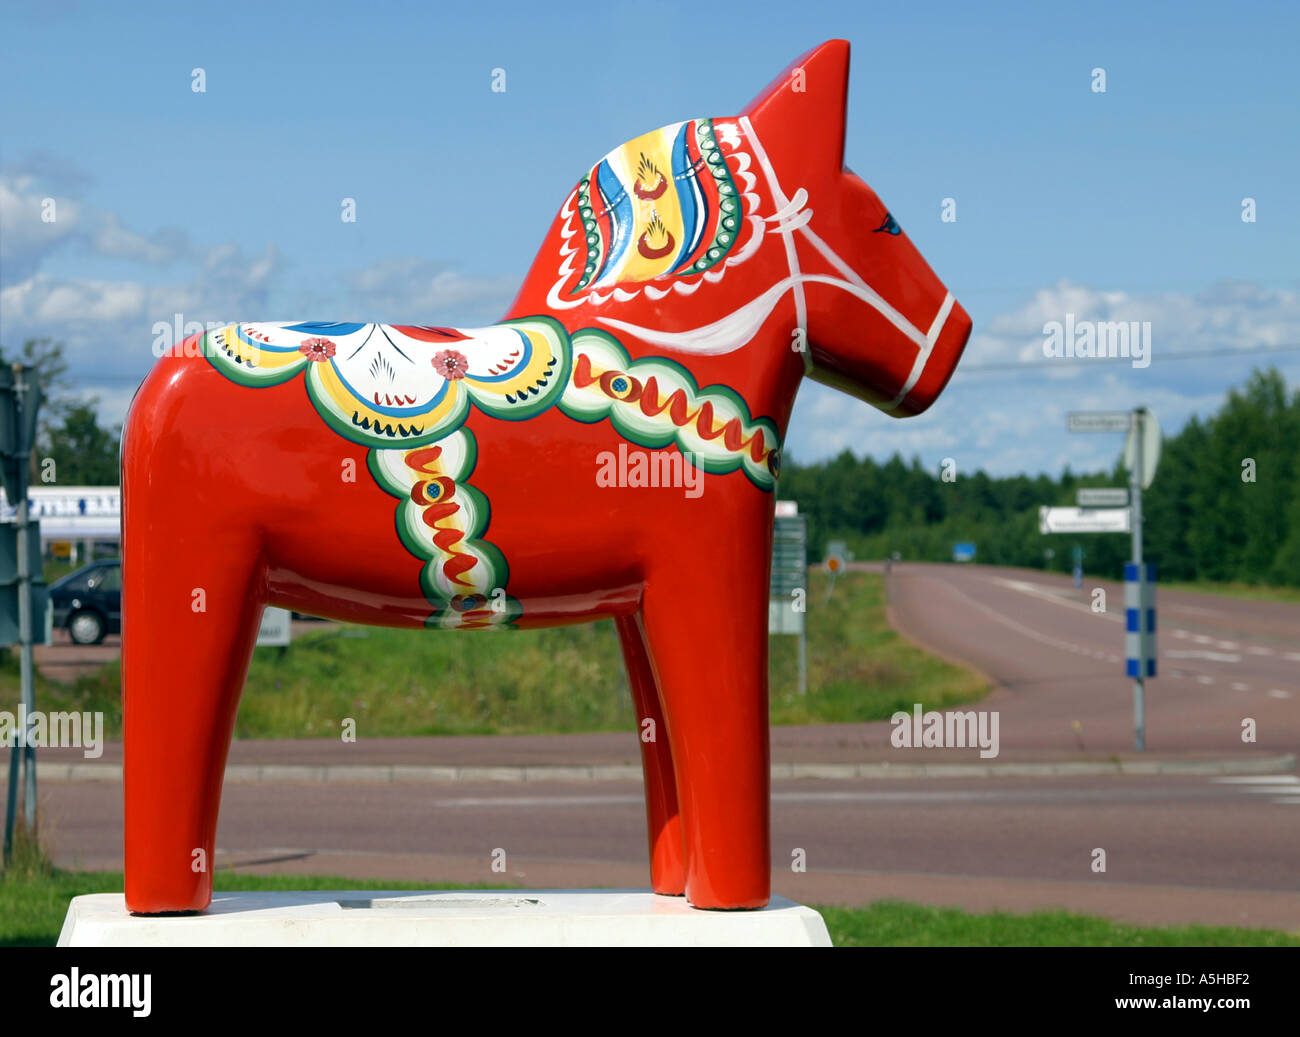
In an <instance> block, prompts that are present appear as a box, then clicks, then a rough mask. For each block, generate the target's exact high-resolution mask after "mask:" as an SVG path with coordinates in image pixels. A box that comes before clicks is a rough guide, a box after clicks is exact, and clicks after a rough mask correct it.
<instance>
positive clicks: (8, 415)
mask: <svg viewBox="0 0 1300 1037" xmlns="http://www.w3.org/2000/svg"><path fill="white" fill-rule="evenodd" d="M40 407H41V387H40V384H39V383H38V382H37V381H36V379H35V371H34V369H33V368H30V367H27V366H25V365H23V364H14V365H13V366H12V367H4V366H0V480H2V481H3V484H4V491H5V497H6V498H7V499H8V500H9V501H10V502H11V503H12V504H13V505H14V509H15V511H16V515H15V522H14V525H13V526H12V527H8V526H6V527H4V540H5V541H6V542H7V543H6V547H5V554H6V555H7V554H8V552H9V551H13V564H14V568H13V569H12V570H9V575H8V576H7V579H6V582H7V585H8V586H13V587H14V591H13V598H10V597H9V596H8V592H7V587H6V588H5V592H4V596H3V605H0V629H3V631H4V640H3V641H0V643H2V644H11V643H13V639H14V637H13V635H14V630H13V618H14V612H15V611H16V612H17V620H18V623H17V627H18V629H17V631H16V633H17V635H18V636H17V640H18V645H19V653H20V665H21V667H22V674H21V678H20V680H21V696H22V709H21V712H22V714H23V717H24V723H23V725H22V727H21V728H20V730H18V731H17V732H16V738H15V743H14V745H12V746H11V747H10V750H9V788H8V795H7V796H6V803H5V831H4V859H5V863H8V862H9V859H10V857H11V855H12V853H13V834H14V824H15V814H16V807H17V795H16V792H17V787H18V772H19V767H18V764H19V758H20V756H21V761H22V778H23V817H24V821H25V823H26V825H27V826H28V827H29V828H31V829H33V830H35V828H36V746H35V745H34V744H32V742H31V740H30V739H29V738H28V730H27V724H29V723H30V721H31V719H32V717H33V715H34V714H35V712H36V696H35V682H34V679H33V673H34V660H33V658H32V644H33V643H34V642H35V640H36V631H35V629H34V628H35V623H34V618H35V611H36V609H35V607H34V602H33V592H34V590H35V585H36V583H37V582H43V581H38V573H36V572H34V571H33V566H34V565H37V566H38V565H39V564H40V563H39V558H40V550H39V549H40V526H39V523H37V524H36V529H32V525H33V524H32V523H31V521H30V515H29V511H30V507H29V504H28V501H27V482H28V475H29V470H30V467H31V461H32V449H33V448H34V446H35V443H36V415H37V412H38V411H39V410H40ZM11 537H12V539H10V538H11ZM33 537H35V538H36V539H35V540H33V539H32V538H33ZM7 564H8V563H7V562H6V565H7ZM15 599H16V600H15ZM15 606H16V608H15ZM41 640H42V641H43V640H44V629H43V628H42V637H41Z"/></svg>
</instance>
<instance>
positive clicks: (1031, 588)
mask: <svg viewBox="0 0 1300 1037" xmlns="http://www.w3.org/2000/svg"><path fill="white" fill-rule="evenodd" d="M993 582H994V583H1000V584H1002V586H1004V587H1010V588H1011V589H1012V590H1015V591H1020V593H1021V594H1032V595H1033V596H1034V597H1035V598H1042V599H1043V600H1044V601H1050V602H1052V603H1053V604H1056V605H1064V606H1065V607H1066V608H1071V609H1074V610H1075V611H1077V612H1086V613H1088V614H1089V615H1090V616H1104V617H1105V618H1106V619H1109V620H1111V621H1112V622H1115V623H1121V622H1123V618H1122V617H1121V616H1116V615H1113V614H1111V613H1110V612H1093V611H1092V606H1091V605H1085V604H1083V602H1080V601H1071V600H1070V599H1069V598H1063V597H1061V596H1060V595H1059V594H1054V593H1053V592H1052V591H1049V590H1045V589H1044V588H1042V587H1038V586H1035V585H1034V584H1032V583H1027V582H1026V581H1024V580H1008V579H1004V578H1003V577H1001V576H994V577H993Z"/></svg>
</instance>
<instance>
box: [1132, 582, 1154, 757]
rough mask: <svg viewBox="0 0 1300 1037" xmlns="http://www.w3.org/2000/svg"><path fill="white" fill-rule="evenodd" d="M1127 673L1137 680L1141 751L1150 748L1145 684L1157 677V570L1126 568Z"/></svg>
mask: <svg viewBox="0 0 1300 1037" xmlns="http://www.w3.org/2000/svg"><path fill="white" fill-rule="evenodd" d="M1124 655H1125V660H1124V672H1125V673H1126V674H1128V676H1130V677H1132V678H1133V682H1134V683H1133V726H1134V729H1135V731H1136V735H1137V748H1138V752H1142V751H1143V750H1144V749H1145V748H1146V702H1145V691H1146V689H1145V685H1144V682H1145V681H1146V679H1147V678H1148V677H1154V676H1155V675H1156V567H1155V566H1154V565H1153V564H1151V563H1149V562H1148V563H1146V564H1143V565H1138V564H1137V563H1135V562H1128V563H1127V564H1126V565H1125V566H1124Z"/></svg>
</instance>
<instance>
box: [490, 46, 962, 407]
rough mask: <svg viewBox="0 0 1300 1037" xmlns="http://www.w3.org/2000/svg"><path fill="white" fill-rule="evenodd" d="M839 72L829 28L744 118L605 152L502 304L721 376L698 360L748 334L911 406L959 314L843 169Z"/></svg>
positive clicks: (822, 377)
mask: <svg viewBox="0 0 1300 1037" xmlns="http://www.w3.org/2000/svg"><path fill="white" fill-rule="evenodd" d="M848 70H849V44H848V43H847V42H846V41H844V40H831V41H829V42H827V43H824V44H822V45H821V46H820V47H817V48H815V49H814V50H812V51H809V52H808V53H807V54H805V55H804V56H803V57H801V58H799V59H797V60H796V61H795V62H793V63H792V64H791V65H790V66H789V67H788V68H787V69H786V71H785V72H783V73H782V74H781V75H779V76H778V77H777V78H776V79H774V80H773V81H772V82H771V84H769V86H768V87H767V88H766V89H765V90H763V91H762V92H761V93H760V94H759V95H758V96H757V97H756V98H755V99H754V100H753V101H751V102H750V104H749V105H748V106H746V108H745V109H744V111H743V112H742V113H741V114H740V115H738V116H734V117H724V118H711V119H692V120H688V121H686V122H680V123H674V124H671V125H669V126H665V127H661V128H660V129H657V130H653V131H651V132H649V133H645V134H642V135H641V136H639V137H636V138H633V139H632V140H630V141H628V142H627V143H626V144H624V145H622V146H621V147H619V148H616V149H615V150H613V151H611V152H609V153H608V154H607V155H606V156H605V157H604V158H602V159H601V160H600V161H599V162H597V163H595V165H593V166H591V167H589V169H588V170H587V171H586V172H585V173H584V174H583V176H582V177H581V179H580V180H579V182H578V183H577V185H576V186H575V187H574V188H573V189H572V191H571V192H570V193H569V195H568V197H567V198H566V200H565V202H564V204H563V205H562V206H561V208H560V211H559V214H558V216H557V217H556V218H555V221H554V223H553V224H552V227H551V230H550V232H549V233H548V235H547V237H546V239H545V242H544V243H543V246H542V249H541V251H540V252H539V255H538V258H537V261H536V262H535V263H534V265H533V268H532V270H531V271H530V273H529V275H528V277H527V278H526V280H525V282H524V285H523V287H522V289H521V290H520V294H519V297H518V299H517V300H516V302H515V305H514V307H512V311H511V312H512V314H515V315H519V314H522V313H525V312H536V311H537V309H538V304H539V302H540V300H542V299H544V300H545V305H546V308H547V310H548V311H549V312H551V313H553V314H555V315H556V316H557V317H559V318H560V319H561V320H562V321H564V322H565V323H566V324H570V325H573V324H576V323H586V324H589V325H591V326H595V327H603V328H605V329H606V330H608V331H610V332H612V333H614V334H616V335H620V337H626V336H631V338H632V339H635V340H640V341H642V342H645V343H647V344H648V345H649V346H650V347H654V348H655V349H656V350H658V351H663V350H667V351H669V352H671V353H674V354H681V355H684V356H685V357H694V358H696V360H695V362H694V365H693V366H697V367H698V366H700V365H703V366H704V368H705V369H706V372H710V373H711V372H712V371H722V372H725V373H726V374H727V375H731V374H732V371H731V370H728V368H727V367H725V366H714V365H711V364H710V363H709V361H708V360H707V359H706V358H713V357H722V356H725V355H727V354H730V353H733V352H735V351H737V350H740V349H743V348H745V347H750V348H755V347H754V346H751V343H756V342H757V341H758V340H759V339H760V337H761V338H763V339H765V340H766V343H771V342H779V343H784V344H785V345H787V346H788V347H789V348H788V352H789V353H793V354H794V355H795V356H799V357H801V359H802V367H800V365H799V363H798V362H792V363H791V364H790V365H789V366H788V367H786V368H785V370H788V371H792V372H793V373H794V374H795V375H798V374H806V375H809V376H810V377H812V378H813V379H815V380H817V381H820V382H823V383H825V384H828V385H831V386H833V387H835V388H838V389H841V390H844V391H846V392H848V393H850V394H852V395H854V396H857V397H859V398H862V399H865V400H867V401H868V402H870V403H872V404H874V405H876V406H878V407H880V408H881V409H882V410H884V411H885V412H886V413H889V414H892V415H894V416H898V417H904V416H909V415H913V414H918V413H920V412H921V411H924V410H925V409H926V408H927V407H929V406H930V404H931V403H933V402H934V400H935V399H936V398H937V397H938V395H939V393H940V392H941V391H942V390H943V388H944V386H945V385H946V384H947V382H948V379H949V378H950V377H951V375H952V372H953V370H954V369H955V367H956V364H957V361H958V359H959V358H960V356H961V353H962V350H963V349H964V347H965V344H966V341H967V339H968V338H969V335H970V330H971V321H970V318H969V317H968V316H967V315H966V313H965V311H964V310H963V309H962V308H961V306H960V305H958V304H957V302H956V301H955V300H954V299H953V297H952V295H951V293H950V292H948V290H947V289H946V288H945V286H944V284H943V283H942V282H941V281H940V280H939V278H938V277H936V276H935V274H934V272H933V271H932V270H931V269H930V267H929V265H928V264H927V263H926V261H925V259H924V258H923V257H922V256H921V254H920V253H919V252H918V251H917V249H916V248H915V246H913V245H912V243H911V241H910V240H909V239H908V237H907V235H906V234H904V233H903V231H902V229H901V228H900V226H899V224H898V222H897V221H896V220H895V219H894V217H893V216H892V215H891V213H890V212H889V209H888V208H887V207H886V206H885V205H884V204H883V203H882V202H881V201H880V199H879V198H878V197H877V196H876V194H875V192H874V191H872V189H871V188H870V187H869V186H867V184H866V183H865V182H864V181H863V180H862V179H860V178H859V177H858V176H857V175H856V174H854V173H853V172H852V171H851V170H849V169H847V168H846V167H845V166H844V129H845V113H846V100H847V93H848ZM774 314H775V315H776V317H775V319H774V320H769V318H771V317H773V315H774ZM760 332H762V333H763V334H762V335H761V336H760ZM764 348H766V344H765V347H764ZM732 366H733V367H734V366H738V365H735V364H733V365H732ZM739 366H743V365H739ZM793 382H796V383H797V377H796V378H795V379H793ZM793 395H794V394H793V386H791V391H790V392H789V394H788V397H789V402H791V403H792V402H793ZM777 409H778V410H779V409H780V408H779V407H778V408H777ZM781 424H782V426H784V422H783V421H782V422H781Z"/></svg>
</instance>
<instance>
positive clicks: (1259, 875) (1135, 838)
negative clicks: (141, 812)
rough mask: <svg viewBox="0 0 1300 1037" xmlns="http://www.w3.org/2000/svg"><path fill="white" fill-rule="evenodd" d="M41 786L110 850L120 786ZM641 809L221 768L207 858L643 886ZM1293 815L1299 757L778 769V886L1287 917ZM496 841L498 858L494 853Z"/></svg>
mask: <svg viewBox="0 0 1300 1037" xmlns="http://www.w3.org/2000/svg"><path fill="white" fill-rule="evenodd" d="M42 798H43V801H44V817H43V824H44V826H45V829H46V831H47V833H48V834H49V836H50V837H51V838H52V840H53V842H54V844H55V847H56V850H57V856H58V858H59V860H60V861H61V862H63V863H65V864H68V865H74V864H75V865H76V866H79V867H88V868H101V867H102V868H114V867H117V866H118V862H119V861H120V859H121V857H120V854H121V790H120V786H118V785H117V784H115V783H108V782H104V783H76V784H73V783H47V784H46V785H45V786H44V790H43V793H42ZM642 819H643V807H642V797H641V790H640V787H639V786H638V785H633V784H626V785H625V784H612V783H609V784H601V785H598V786H593V785H590V784H587V785H581V786H578V785H573V786H566V785H556V784H550V783H545V784H530V785H511V786H502V785H499V784H493V785H482V786H468V785H419V784H392V785H384V786H379V787H376V786H373V785H372V786H365V785H337V786H336V785H334V784H330V785H324V784H281V785H250V784H241V783H232V784H229V785H228V786H227V787H226V791H225V798H224V803H223V807H222V817H221V825H220V830H219V833H218V840H217V844H218V867H230V866H234V867H238V868H240V869H241V870H247V871H254V872H272V871H278V872H285V871H289V872H299V873H318V874H319V873H325V874H344V875H349V876H353V877H380V878H404V879H414V880H429V881H432V880H435V879H442V880H453V881H461V882H487V883H508V884H516V885H524V886H533V887H540V886H590V885H604V886H644V885H646V884H647V883H648V881H649V876H648V870H647V865H646V851H645V846H644V829H643V820H642ZM1298 831H1300V780H1298V779H1297V778H1296V777H1295V776H1294V775H1278V776H1271V777H1270V776H1260V777H1243V778H1209V777H1177V778H1172V777H1142V778H1133V777H1121V776H1114V777H1094V778H1052V779H1041V778H1032V779H1025V778H983V779H978V780H964V781H958V780H948V779H921V780H909V779H891V780H889V781H888V782H885V783H872V782H864V781H851V782H829V781H809V780H804V781H792V782H778V783H776V785H775V787H774V794H773V853H772V857H773V874H774V885H775V888H776V891H777V892H780V893H783V894H784V895H786V896H790V897H794V898H797V899H801V900H804V901H805V902H831V903H835V902H839V903H866V902H870V901H871V900H874V899H878V898H879V897H881V896H906V897H909V898H911V899H919V900H926V901H931V902H937V903H954V904H961V905H964V906H967V907H970V908H991V907H1003V908H1016V909H1024V908H1026V907H1033V906H1038V907H1043V906H1068V907H1071V908H1073V909H1075V910H1087V911H1092V912H1097V913H1101V914H1107V915H1112V916H1115V917H1120V918H1125V919H1130V920H1133V921H1144V922H1172V921H1189V920H1197V921H1202V922H1207V923H1219V924H1249V925H1268V926H1281V927H1284V928H1291V929H1300V881H1298V880H1297V877H1298V876H1300V838H1297V832H1298ZM498 848H500V849H504V850H505V852H506V862H507V871H506V873H505V874H501V873H495V872H493V871H492V868H491V861H492V854H493V851H494V850H496V849H498ZM1097 849H1101V850H1104V851H1105V855H1106V856H1105V866H1106V870H1105V872H1104V873H1100V872H1094V871H1093V863H1094V860H1095V859H1096V858H1095V851H1096V850H1097ZM796 850H803V851H804V854H805V857H806V861H807V871H806V872H804V873H796V872H793V871H792V870H791V865H792V861H793V859H794V858H793V854H794V852H795V851H796Z"/></svg>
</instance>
